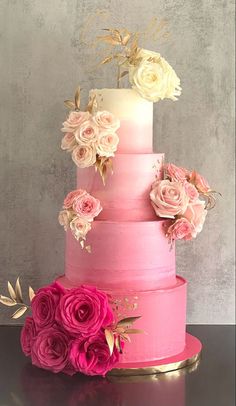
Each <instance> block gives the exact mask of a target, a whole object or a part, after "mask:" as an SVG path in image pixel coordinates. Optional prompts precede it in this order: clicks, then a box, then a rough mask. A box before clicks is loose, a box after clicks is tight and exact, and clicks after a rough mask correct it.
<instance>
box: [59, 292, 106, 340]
mask: <svg viewBox="0 0 236 406" xmlns="http://www.w3.org/2000/svg"><path fill="white" fill-rule="evenodd" d="M56 319H57V321H58V323H59V324H62V326H63V327H64V328H65V330H67V331H68V332H69V333H71V334H81V335H82V336H87V335H93V334H97V332H98V331H99V330H100V329H101V327H106V326H108V325H110V324H112V322H113V314H112V311H111V308H110V306H109V303H108V297H107V295H106V294H105V293H103V292H100V291H98V290H97V289H96V288H95V287H92V286H81V287H79V288H75V289H71V290H70V291H69V292H68V293H66V294H65V295H64V296H62V297H61V300H60V304H59V307H58V311H57V312H56Z"/></svg>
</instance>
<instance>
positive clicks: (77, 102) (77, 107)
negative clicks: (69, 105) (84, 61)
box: [75, 87, 81, 110]
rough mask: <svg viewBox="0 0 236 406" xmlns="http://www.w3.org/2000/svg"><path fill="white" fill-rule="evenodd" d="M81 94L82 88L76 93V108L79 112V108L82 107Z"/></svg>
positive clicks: (78, 88)
mask: <svg viewBox="0 0 236 406" xmlns="http://www.w3.org/2000/svg"><path fill="white" fill-rule="evenodd" d="M80 92H81V89H80V87H77V89H76V92H75V108H76V109H78V110H79V106H80Z"/></svg>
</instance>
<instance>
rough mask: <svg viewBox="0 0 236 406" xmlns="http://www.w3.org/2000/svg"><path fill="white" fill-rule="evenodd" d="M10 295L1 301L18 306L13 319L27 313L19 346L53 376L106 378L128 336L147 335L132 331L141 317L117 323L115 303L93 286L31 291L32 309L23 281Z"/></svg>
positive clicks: (54, 285)
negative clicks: (22, 288) (29, 311)
mask: <svg viewBox="0 0 236 406" xmlns="http://www.w3.org/2000/svg"><path fill="white" fill-rule="evenodd" d="M8 291H9V295H10V297H7V296H3V295H0V303H2V304H4V305H6V306H10V307H11V306H18V307H19V308H18V309H17V310H16V311H15V312H14V313H13V315H12V318H13V319H18V318H19V317H21V316H22V315H23V314H24V313H25V312H26V311H27V310H28V309H31V312H32V316H27V317H26V319H25V323H24V326H23V328H22V331H21V347H22V350H23V352H24V354H25V355H26V356H27V357H31V361H32V364H33V365H35V366H37V367H39V368H43V369H47V370H50V371H52V372H54V373H58V372H63V373H65V374H67V375H74V374H75V373H77V372H80V373H83V374H85V375H101V376H105V375H106V373H107V372H108V371H110V370H111V369H112V368H113V367H114V366H115V365H116V364H117V363H118V361H119V355H120V354H122V352H123V348H124V345H125V342H126V341H129V342H130V341H131V340H130V337H129V334H138V333H143V331H142V330H137V329H133V328H131V326H132V324H133V323H134V322H135V321H136V320H137V319H139V318H140V316H136V317H127V318H124V319H122V320H119V321H117V317H116V314H115V313H114V311H113V309H112V307H111V304H112V299H111V298H110V297H109V295H107V294H106V293H105V292H102V291H100V290H98V289H96V287H94V286H80V287H77V288H73V289H65V288H62V287H61V285H59V284H58V283H57V282H54V283H52V284H50V285H48V286H44V287H43V288H41V289H39V290H38V291H37V292H36V293H34V291H33V289H32V288H31V287H29V298H30V305H27V304H25V303H24V301H23V297H22V290H21V286H20V281H19V278H18V279H17V282H16V287H15V289H14V288H13V286H12V285H11V283H10V282H8Z"/></svg>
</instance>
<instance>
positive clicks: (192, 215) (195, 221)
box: [183, 200, 207, 238]
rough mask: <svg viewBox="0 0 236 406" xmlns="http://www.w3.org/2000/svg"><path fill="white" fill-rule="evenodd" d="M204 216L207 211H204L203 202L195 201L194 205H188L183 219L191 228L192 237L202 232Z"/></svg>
mask: <svg viewBox="0 0 236 406" xmlns="http://www.w3.org/2000/svg"><path fill="white" fill-rule="evenodd" d="M206 215H207V210H206V209H205V204H204V202H203V201H201V200H197V201H196V203H191V204H189V205H188V207H187V210H186V211H185V212H184V213H183V217H185V218H186V219H187V220H188V221H189V222H190V223H191V224H192V226H193V232H192V237H194V238H195V237H196V235H197V234H198V233H200V232H201V231H202V227H203V224H204V222H205V219H206Z"/></svg>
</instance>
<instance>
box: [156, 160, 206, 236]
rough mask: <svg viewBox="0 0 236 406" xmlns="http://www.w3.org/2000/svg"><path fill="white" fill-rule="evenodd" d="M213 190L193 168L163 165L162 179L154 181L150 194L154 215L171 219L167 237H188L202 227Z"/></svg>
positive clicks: (195, 233) (199, 230)
mask: <svg viewBox="0 0 236 406" xmlns="http://www.w3.org/2000/svg"><path fill="white" fill-rule="evenodd" d="M213 193H214V192H213V191H212V190H211V188H210V186H209V184H208V183H207V181H206V180H205V179H204V177H203V176H201V175H200V174H199V173H197V172H196V171H188V170H187V169H185V168H179V167H177V166H175V165H173V164H167V165H165V179H164V180H158V181H155V182H154V183H153V185H152V190H151V193H150V198H151V203H152V206H153V208H154V210H155V212H156V214H157V216H159V217H163V218H170V219H172V222H171V225H169V226H168V229H167V231H166V234H167V237H168V238H169V240H170V241H173V240H181V239H184V240H191V239H192V238H195V237H196V236H197V234H198V233H200V232H201V231H202V227H203V224H204V222H205V218H206V215H207V209H209V208H211V207H212V206H213V203H214V197H213Z"/></svg>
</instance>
